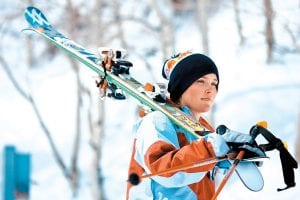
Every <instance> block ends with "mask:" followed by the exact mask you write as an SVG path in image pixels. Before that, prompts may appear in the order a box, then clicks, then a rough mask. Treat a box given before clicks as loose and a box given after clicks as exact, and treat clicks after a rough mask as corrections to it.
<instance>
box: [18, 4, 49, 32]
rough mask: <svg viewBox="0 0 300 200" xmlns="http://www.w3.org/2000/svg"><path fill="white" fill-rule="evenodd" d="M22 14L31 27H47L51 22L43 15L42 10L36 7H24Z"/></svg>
mask: <svg viewBox="0 0 300 200" xmlns="http://www.w3.org/2000/svg"><path fill="white" fill-rule="evenodd" d="M24 16H25V19H26V21H27V22H28V23H29V24H30V25H31V26H32V27H33V28H39V27H49V26H51V24H50V23H49V21H48V20H47V18H46V17H45V15H44V14H43V12H42V11H40V10H39V9H38V8H36V7H33V6H29V7H27V8H26V9H25V12H24Z"/></svg>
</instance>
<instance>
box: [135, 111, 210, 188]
mask: <svg viewBox="0 0 300 200" xmlns="http://www.w3.org/2000/svg"><path fill="white" fill-rule="evenodd" d="M136 156H137V158H136V160H138V161H139V162H140V164H141V165H142V166H143V167H144V168H145V171H146V172H147V173H155V172H159V171H162V170H166V169H169V168H172V167H175V166H179V165H182V164H188V163H193V162H196V161H200V160H203V159H207V158H212V157H215V153H214V150H213V146H212V144H211V143H210V142H208V141H207V140H206V139H204V138H201V139H199V140H195V141H193V142H191V143H189V144H187V145H185V146H183V147H181V148H180V145H179V142H178V138H177V132H176V129H175V127H174V125H173V124H172V123H171V122H170V121H169V119H168V118H167V117H166V116H165V115H163V114H162V113H160V112H153V113H151V114H149V116H148V115H147V116H146V117H145V118H144V119H143V121H142V122H141V124H140V126H139V128H138V130H137V154H136ZM214 166H215V164H209V165H206V166H201V167H197V168H193V169H188V170H185V171H180V172H175V173H169V174H165V175H162V176H155V177H154V178H153V179H154V180H155V181H156V182H158V183H160V184H162V185H164V186H166V187H180V186H183V185H189V184H192V183H195V182H198V181H199V180H201V179H202V178H203V177H204V176H205V174H206V173H207V171H209V170H211V169H212V168H213V167H214Z"/></svg>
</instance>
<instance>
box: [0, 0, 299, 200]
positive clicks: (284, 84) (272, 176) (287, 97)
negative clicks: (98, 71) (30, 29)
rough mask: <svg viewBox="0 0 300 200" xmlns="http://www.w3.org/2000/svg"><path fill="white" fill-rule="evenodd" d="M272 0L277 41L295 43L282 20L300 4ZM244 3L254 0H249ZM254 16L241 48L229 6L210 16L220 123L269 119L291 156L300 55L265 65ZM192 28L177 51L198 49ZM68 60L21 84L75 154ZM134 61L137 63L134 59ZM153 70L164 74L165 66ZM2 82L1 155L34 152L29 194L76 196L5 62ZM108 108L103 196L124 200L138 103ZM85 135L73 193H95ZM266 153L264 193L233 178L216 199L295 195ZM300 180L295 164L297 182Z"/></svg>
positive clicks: (245, 127)
mask: <svg viewBox="0 0 300 200" xmlns="http://www.w3.org/2000/svg"><path fill="white" fill-rule="evenodd" d="M274 3H275V9H278V8H281V9H280V10H281V12H280V14H278V15H277V19H279V20H278V21H277V24H275V28H276V29H275V30H276V34H277V35H276V37H277V38H276V39H277V40H278V41H285V42H286V43H285V44H286V46H291V41H290V40H288V37H287V35H286V34H284V32H283V31H282V26H280V25H281V24H282V23H283V21H284V18H288V17H289V16H293V18H295V22H296V19H299V8H298V9H297V3H296V2H295V1H292V0H288V1H284V3H283V1H274ZM246 4H249V5H251V3H250V2H247V3H246ZM249 5H244V6H249ZM253 12H254V11H253ZM250 14H251V17H250ZM250 14H249V16H247V14H245V15H244V16H243V17H244V18H243V19H244V20H245V21H244V22H245V34H246V36H247V37H248V40H247V41H246V45H245V46H244V47H243V48H242V47H239V46H238V40H237V39H236V38H237V34H236V28H235V25H234V23H233V13H232V11H229V9H224V11H222V12H219V14H217V15H215V16H214V17H213V18H212V19H211V24H210V35H209V37H210V42H211V43H210V44H211V48H210V49H211V57H212V58H213V59H214V60H215V62H216V64H217V66H218V67H219V71H220V77H221V78H220V84H221V85H220V91H219V94H218V97H217V107H216V118H215V124H216V125H219V124H226V126H228V127H229V128H231V129H233V130H238V131H240V132H245V133H247V132H248V131H249V129H250V128H251V126H252V125H254V124H255V123H256V122H258V121H260V120H266V121H267V122H268V123H269V129H270V130H271V131H273V132H274V133H276V135H277V136H278V137H280V138H282V139H283V140H285V141H287V142H288V144H289V150H290V152H291V153H292V154H294V152H295V140H296V133H297V117H298V116H299V109H300V78H299V74H300V67H299V63H300V55H299V53H297V54H282V55H280V56H279V54H278V53H276V62H275V63H273V64H271V65H266V64H265V57H266V56H265V54H266V53H265V47H264V38H263V35H262V34H260V32H262V31H263V23H264V21H262V20H261V18H260V20H258V18H259V16H258V15H259V14H260V12H259V11H255V12H254V14H253V13H250ZM293 18H292V19H293ZM289 19H290V18H289ZM19 28H20V29H21V28H24V27H19ZM193 32H195V33H198V32H197V28H196V27H194V26H193V25H192V26H191V25H188V24H186V26H183V27H182V28H181V30H180V31H179V32H178V33H177V38H178V44H177V46H176V48H177V50H178V51H181V50H185V49H194V50H196V51H201V48H199V45H197V44H200V38H199V37H198V36H197V35H196V34H192V33H193ZM187 35H188V37H186V36H187ZM179 38H180V39H179ZM12 55H14V54H13V53H12ZM63 60H64V59H63V58H62V57H60V56H59V57H57V58H56V59H55V60H54V61H53V62H51V63H49V64H48V65H45V67H43V68H42V69H35V70H31V71H30V75H28V77H30V80H28V81H29V82H26V80H24V79H23V78H22V77H21V78H20V80H21V81H22V82H23V81H24V87H26V86H29V87H30V88H31V90H32V91H33V94H34V96H35V97H36V98H37V103H38V106H39V108H41V109H42V113H44V116H43V117H45V118H46V122H47V123H48V124H47V125H48V126H49V127H50V129H51V131H52V132H53V133H54V136H53V137H54V139H55V142H56V143H57V145H58V147H59V149H60V150H61V151H62V152H63V155H64V156H65V157H66V158H67V157H68V156H69V155H70V153H71V149H70V146H72V141H73V140H72V139H70V138H71V137H72V136H73V135H72V134H73V132H74V130H73V128H74V127H73V125H72V124H73V123H74V122H75V119H74V112H75V111H74V108H75V103H74V98H75V97H74V94H75V92H74V91H75V86H74V85H72V81H73V79H74V77H73V73H72V72H71V71H70V70H68V68H67V67H62V66H64V65H63V64H62V63H61V62H62V61H63ZM131 61H132V62H134V64H136V63H135V61H134V60H131ZM140 69H141V68H139V69H138V67H136V68H133V69H132V70H133V71H134V70H136V71H141V70H140ZM156 70H157V73H160V68H157V69H156ZM136 73H137V72H135V74H136ZM141 73H142V72H141ZM45 75H46V76H45ZM91 76H92V75H90V76H89V75H87V79H90V80H88V81H90V82H91V85H90V87H95V86H94V85H93V80H92V79H91V78H90V77H91ZM45 77H51V78H49V79H45ZM0 80H1V85H0V110H1V114H0V156H1V157H2V151H3V147H4V145H7V144H14V145H16V146H17V148H18V150H19V151H23V152H29V153H31V154H32V167H33V168H32V180H33V184H32V187H31V198H30V199H31V200H37V199H41V197H42V199H45V200H48V199H49V200H50V199H51V200H52V199H72V198H73V197H72V196H71V193H70V189H69V186H68V184H67V182H66V180H65V179H64V178H63V176H62V175H61V171H60V170H59V168H58V167H57V165H56V163H55V161H54V159H53V156H52V154H51V150H50V148H49V144H48V141H47V140H46V137H45V135H44V134H43V133H42V131H41V129H40V127H39V124H38V122H37V119H36V116H35V115H34V114H33V112H32V108H31V107H30V105H29V104H28V103H27V102H26V101H24V99H22V98H21V97H20V95H19V94H18V93H17V92H16V91H15V89H14V88H13V86H12V84H11V83H10V81H9V80H8V78H7V76H6V74H5V73H4V71H3V69H2V68H0ZM88 81H87V82H88ZM141 81H143V80H141ZM95 103H97V102H95ZM105 108H106V109H107V113H108V114H107V118H106V127H105V130H106V131H105V138H104V144H103V158H102V163H101V167H102V168H101V170H102V171H103V173H104V183H105V188H106V195H107V199H108V200H115V199H124V197H125V188H126V178H127V167H128V161H129V158H130V153H131V146H132V138H133V133H132V126H133V124H134V123H135V121H136V120H137V117H136V104H135V100H133V99H131V98H129V99H128V100H126V101H114V100H110V99H107V100H106V102H105ZM120 113H121V114H120ZM124 121H126V123H124ZM88 141H89V135H88V134H84V135H83V138H82V141H81V144H82V149H83V151H82V152H81V154H80V159H81V162H80V170H81V171H80V172H81V175H82V178H83V180H82V181H81V185H80V188H81V189H80V193H79V196H78V197H77V198H76V199H84V200H89V199H91V194H90V189H89V179H88V174H86V172H87V171H88V169H89V165H88V163H90V162H91V158H90V155H89V154H88V152H89V148H90V147H89V144H88ZM268 155H269V156H270V160H267V161H265V162H264V164H263V166H262V167H261V172H262V175H263V176H264V179H265V186H264V188H263V190H262V191H260V192H251V191H249V190H247V189H246V188H245V187H244V186H243V185H242V183H241V182H239V181H238V180H237V178H236V177H235V178H233V179H232V180H231V181H230V182H229V184H228V185H227V186H226V188H225V189H224V190H223V191H222V193H221V194H220V198H219V199H221V200H229V199H230V200H248V199H268V200H269V199H270V200H281V199H296V198H297V195H299V194H300V188H299V186H296V187H295V188H291V189H289V190H287V191H283V192H279V193H278V192H276V189H277V188H278V187H283V186H284V181H283V177H282V171H281V166H280V161H279V159H278V154H277V152H272V153H268ZM2 161H3V160H2V158H0V170H1V172H0V174H1V175H0V177H1V178H0V194H2V168H1V167H2ZM299 182H300V173H299V169H298V170H296V183H298V184H299ZM74 199H75V198H74Z"/></svg>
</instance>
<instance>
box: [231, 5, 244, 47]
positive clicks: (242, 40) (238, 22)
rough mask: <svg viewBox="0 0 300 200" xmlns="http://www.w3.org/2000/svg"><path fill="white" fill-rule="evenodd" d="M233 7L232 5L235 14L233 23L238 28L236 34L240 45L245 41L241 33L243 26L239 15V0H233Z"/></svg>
mask: <svg viewBox="0 0 300 200" xmlns="http://www.w3.org/2000/svg"><path fill="white" fill-rule="evenodd" d="M233 7H234V16H235V23H236V26H237V30H238V35H239V37H240V45H241V46H242V45H244V43H245V36H244V35H243V26H242V21H241V16H240V0H233Z"/></svg>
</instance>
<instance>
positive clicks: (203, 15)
mask: <svg viewBox="0 0 300 200" xmlns="http://www.w3.org/2000/svg"><path fill="white" fill-rule="evenodd" d="M196 3H197V6H196V8H197V9H196V12H197V19H198V21H199V28H200V31H201V35H202V36H201V39H202V47H203V53H204V54H207V55H208V54H209V41H208V24H207V20H208V19H207V5H208V2H207V0H197V1H196Z"/></svg>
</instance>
